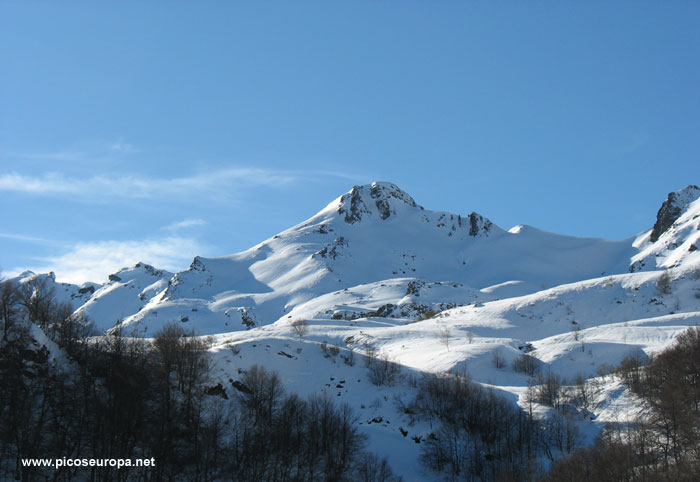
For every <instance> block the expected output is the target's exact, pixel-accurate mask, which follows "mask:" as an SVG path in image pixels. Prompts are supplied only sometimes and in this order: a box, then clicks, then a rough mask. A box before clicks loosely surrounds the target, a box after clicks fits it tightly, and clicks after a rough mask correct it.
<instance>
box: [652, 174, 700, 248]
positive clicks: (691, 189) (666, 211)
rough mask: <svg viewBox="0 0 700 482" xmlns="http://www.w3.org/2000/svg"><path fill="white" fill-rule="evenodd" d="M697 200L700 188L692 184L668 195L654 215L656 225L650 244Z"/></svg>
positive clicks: (699, 196) (699, 195)
mask: <svg viewBox="0 0 700 482" xmlns="http://www.w3.org/2000/svg"><path fill="white" fill-rule="evenodd" d="M698 198H700V187H698V186H695V185H693V184H691V185H689V186H686V187H684V188H683V189H680V190H678V191H676V192H671V193H669V194H668V198H667V199H666V200H665V201H664V203H663V204H662V205H661V208H660V209H659V212H658V213H657V214H656V223H655V224H654V228H653V229H652V231H651V236H650V237H649V239H650V240H651V242H652V243H654V242H656V241H657V240H658V239H659V237H660V236H661V235H662V234H663V233H665V232H666V231H667V230H668V228H670V227H671V226H672V225H673V223H674V222H676V220H677V219H678V218H679V217H680V216H681V214H682V213H683V211H685V209H686V208H687V207H688V205H689V204H690V203H692V202H693V201H695V200H697V199H698Z"/></svg>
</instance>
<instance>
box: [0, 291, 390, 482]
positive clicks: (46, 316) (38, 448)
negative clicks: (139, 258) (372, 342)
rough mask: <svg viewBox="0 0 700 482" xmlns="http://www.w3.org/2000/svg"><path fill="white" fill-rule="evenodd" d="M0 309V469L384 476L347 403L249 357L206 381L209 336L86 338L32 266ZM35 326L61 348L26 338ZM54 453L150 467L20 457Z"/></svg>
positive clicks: (187, 476) (12, 472)
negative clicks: (224, 381)
mask: <svg viewBox="0 0 700 482" xmlns="http://www.w3.org/2000/svg"><path fill="white" fill-rule="evenodd" d="M0 321H2V339H1V341H0V381H1V382H2V389H0V479H2V480H24V481H31V480H54V481H68V480H92V481H129V480H139V481H141V480H142V481H174V480H186V481H212V480H232V481H252V482H255V481H290V482H292V481H294V482H296V481H299V482H302V481H351V480H352V481H355V480H358V481H366V482H380V481H382V482H388V481H393V480H397V478H396V477H395V476H394V475H393V473H392V471H391V469H390V467H389V465H388V464H387V462H386V460H382V459H379V458H378V457H376V456H375V455H373V454H370V453H368V452H366V451H365V450H364V447H365V444H366V440H365V437H364V436H363V435H362V434H361V433H359V432H358V430H357V423H356V418H355V415H354V414H353V412H352V410H351V409H350V407H349V406H347V405H337V404H336V403H335V402H334V401H332V400H330V399H329V398H326V397H324V396H318V395H315V396H310V397H308V398H302V397H300V396H298V395H296V394H293V393H290V394H287V393H285V390H284V389H283V386H282V383H281V381H280V379H279V377H278V376H277V375H276V374H275V373H274V372H269V371H267V370H266V369H265V368H263V367H259V366H253V367H251V368H249V369H248V370H247V371H243V372H242V375H241V378H240V380H237V381H236V382H235V386H236V387H237V388H233V385H232V386H231V387H229V388H228V390H227V389H226V388H225V387H223V386H222V385H221V384H220V383H218V384H216V385H214V384H213V382H212V381H211V377H210V371H211V356H210V353H209V351H208V348H209V347H210V345H209V341H208V340H207V339H203V338H201V337H197V336H194V333H192V332H187V331H185V330H183V328H182V327H181V326H180V325H179V324H169V325H166V326H165V327H164V328H163V329H162V330H160V331H159V332H158V333H157V334H156V336H155V338H154V339H153V340H144V339H139V338H132V337H128V336H125V333H124V330H123V329H122V328H121V326H119V325H118V326H117V327H116V328H114V329H113V330H111V331H110V332H109V333H108V334H107V335H104V336H95V335H96V333H95V332H94V330H93V329H92V327H91V325H90V323H89V322H88V320H86V319H85V318H84V317H80V316H76V315H74V314H73V313H72V309H71V307H70V305H68V304H64V303H58V302H56V300H55V297H54V295H53V292H52V290H51V289H50V288H49V287H48V285H47V283H45V282H42V280H41V278H34V279H32V280H29V281H28V282H25V283H22V284H17V283H12V282H9V281H5V282H2V283H0ZM37 329H40V330H42V331H43V333H45V334H46V336H48V338H50V340H52V341H53V342H54V343H55V344H56V346H57V347H59V348H60V350H57V349H54V348H52V349H51V350H49V349H47V348H46V346H43V345H42V344H40V343H39V342H37V340H36V338H37V332H36V330H37ZM56 353H60V356H62V357H64V359H63V360H61V361H55V360H54V359H53V356H55V354H56ZM63 457H66V458H95V459H119V458H121V459H127V458H129V459H138V458H151V457H153V458H155V460H156V466H155V467H122V468H120V469H117V468H116V467H87V468H85V467H79V468H76V467H62V468H60V469H58V470H54V469H53V468H50V469H47V468H41V467H24V466H22V463H21V460H22V459H27V458H42V459H48V458H63Z"/></svg>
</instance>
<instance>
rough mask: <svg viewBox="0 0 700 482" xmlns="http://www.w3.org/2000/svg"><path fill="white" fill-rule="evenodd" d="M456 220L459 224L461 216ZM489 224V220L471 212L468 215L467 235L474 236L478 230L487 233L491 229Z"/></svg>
mask: <svg viewBox="0 0 700 482" xmlns="http://www.w3.org/2000/svg"><path fill="white" fill-rule="evenodd" d="M458 222H459V223H460V226H461V222H462V219H461V217H460V218H459V219H458ZM491 226H492V223H491V221H489V220H488V219H486V218H484V217H483V216H482V215H480V214H477V213H471V214H470V215H469V236H476V235H477V234H479V232H480V231H483V232H484V234H488V232H489V231H490V230H491Z"/></svg>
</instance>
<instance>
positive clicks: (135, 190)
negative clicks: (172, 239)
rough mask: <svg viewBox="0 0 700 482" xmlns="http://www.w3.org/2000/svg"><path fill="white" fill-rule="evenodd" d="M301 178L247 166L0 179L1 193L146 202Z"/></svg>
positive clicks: (14, 173) (286, 181) (297, 175)
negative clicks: (157, 174)
mask: <svg viewBox="0 0 700 482" xmlns="http://www.w3.org/2000/svg"><path fill="white" fill-rule="evenodd" d="M301 179H302V177H301V175H300V174H299V173H295V172H291V171H276V170H270V169H259V168H246V167H243V168H229V169H217V170H212V171H208V172H202V173H198V174H194V175H192V176H187V177H174V178H148V177H137V176H107V175H99V176H93V177H89V178H77V177H69V176H65V175H63V174H60V173H47V174H44V175H42V176H27V175H23V174H19V173H16V172H13V173H9V174H4V175H1V176H0V191H7V192H19V193H26V194H33V195H45V196H61V195H70V196H77V197H85V198H94V197H100V198H104V197H112V198H115V197H123V198H142V199H148V198H159V197H165V196H170V195H188V194H198V195H202V194H205V195H208V196H212V197H218V196H221V195H224V196H225V195H227V194H229V193H231V191H232V189H233V188H234V187H244V186H245V187H251V186H264V185H280V184H289V183H293V182H296V181H299V180H301Z"/></svg>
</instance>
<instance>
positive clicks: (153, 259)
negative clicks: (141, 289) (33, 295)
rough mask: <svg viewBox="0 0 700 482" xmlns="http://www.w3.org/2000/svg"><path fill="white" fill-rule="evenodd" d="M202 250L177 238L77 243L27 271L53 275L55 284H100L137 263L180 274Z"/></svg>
mask: <svg viewBox="0 0 700 482" xmlns="http://www.w3.org/2000/svg"><path fill="white" fill-rule="evenodd" d="M203 250H204V246H202V245H201V244H200V243H199V242H197V241H196V240H194V239H190V238H185V237H179V236H171V237H166V238H162V239H146V240H131V241H98V242H92V243H79V244H77V245H75V246H73V247H72V248H71V249H70V250H69V251H67V252H65V253H63V254H61V255H59V256H55V257H50V258H45V259H42V260H41V261H42V263H41V265H40V266H37V267H34V268H30V269H31V270H32V271H34V272H37V273H46V272H49V271H53V272H55V273H56V275H57V278H58V281H62V282H67V283H75V284H81V283H85V282H86V281H93V282H99V283H102V282H105V281H107V278H108V276H109V275H110V274H112V273H115V272H117V271H119V270H120V269H121V268H125V267H130V266H133V265H135V264H136V263H138V262H144V263H147V264H151V265H154V266H155V267H157V268H161V269H165V270H168V271H179V270H182V269H184V268H185V267H187V265H189V263H190V262H191V261H192V258H194V256H195V255H196V254H199V253H201V252H202V251H203Z"/></svg>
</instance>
